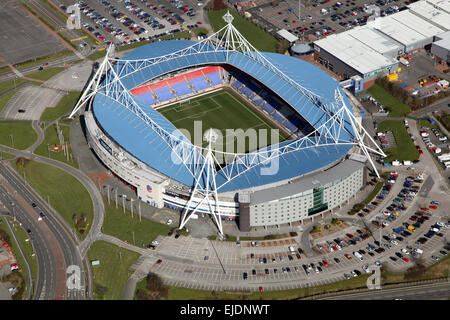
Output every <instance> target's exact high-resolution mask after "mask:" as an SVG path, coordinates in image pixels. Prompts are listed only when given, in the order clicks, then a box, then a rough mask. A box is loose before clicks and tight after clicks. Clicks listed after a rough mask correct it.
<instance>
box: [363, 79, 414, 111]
mask: <svg viewBox="0 0 450 320" xmlns="http://www.w3.org/2000/svg"><path fill="white" fill-rule="evenodd" d="M367 91H368V92H369V93H370V94H371V95H372V97H374V98H375V100H377V101H378V102H379V103H381V104H382V105H383V106H384V107H385V108H386V109H387V110H388V111H389V113H388V116H390V117H404V116H405V115H406V114H407V113H408V112H410V111H411V108H410V107H409V106H407V105H406V104H404V103H403V102H401V101H400V100H398V99H396V98H394V97H393V96H392V95H391V94H390V93H389V92H387V91H386V90H385V89H384V88H383V87H381V86H379V85H378V84H374V85H373V86H371V87H370V88H369V89H368V90H367Z"/></svg>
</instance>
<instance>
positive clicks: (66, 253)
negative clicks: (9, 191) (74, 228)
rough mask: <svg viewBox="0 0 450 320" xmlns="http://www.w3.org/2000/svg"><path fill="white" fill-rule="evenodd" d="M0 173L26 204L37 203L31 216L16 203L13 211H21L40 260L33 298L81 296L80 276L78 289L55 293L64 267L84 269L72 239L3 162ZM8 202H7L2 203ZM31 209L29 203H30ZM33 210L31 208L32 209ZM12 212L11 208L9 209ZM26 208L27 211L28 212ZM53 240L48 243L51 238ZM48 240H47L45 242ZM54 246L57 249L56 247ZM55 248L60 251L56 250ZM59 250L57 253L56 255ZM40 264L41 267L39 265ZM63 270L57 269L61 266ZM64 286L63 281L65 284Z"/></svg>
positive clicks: (64, 270) (77, 298)
mask: <svg viewBox="0 0 450 320" xmlns="http://www.w3.org/2000/svg"><path fill="white" fill-rule="evenodd" d="M0 174H1V175H2V176H3V177H4V178H5V179H6V180H7V181H8V183H9V184H10V185H11V186H12V187H13V188H14V189H15V190H17V193H18V194H20V195H21V196H22V197H23V199H25V201H27V202H28V204H31V203H33V202H34V203H36V204H38V206H37V207H36V208H35V210H34V211H35V212H34V214H33V216H30V212H29V210H24V209H23V208H22V207H21V206H19V205H17V207H16V209H15V210H14V214H15V215H16V218H17V217H18V215H19V214H20V217H21V219H24V223H23V224H24V226H25V228H30V229H31V230H32V241H33V244H34V247H35V250H36V255H37V256H38V260H39V262H40V266H39V270H38V272H39V274H38V283H37V285H36V297H37V298H42V299H46V300H47V299H54V298H56V299H62V298H65V299H69V300H80V299H84V290H83V287H84V277H81V279H80V280H81V283H80V284H81V286H80V289H79V290H75V289H73V290H67V292H65V293H64V296H63V297H61V296H56V287H57V285H58V284H57V282H56V279H57V277H58V275H62V272H63V273H64V277H63V278H62V279H61V277H59V278H58V281H64V282H65V278H66V277H65V273H66V268H67V267H68V266H71V265H76V266H79V267H80V269H81V270H82V269H83V263H82V258H81V255H80V252H79V251H78V248H77V246H76V245H75V243H74V242H73V240H72V238H71V237H70V235H69V234H68V232H67V231H66V230H65V228H64V227H63V226H62V225H61V224H60V223H59V222H58V221H57V219H56V218H55V217H54V216H53V215H52V214H51V213H50V212H48V210H46V209H45V207H44V206H42V204H39V202H38V200H37V199H36V198H35V197H34V196H33V195H32V194H31V192H30V191H28V189H27V188H25V186H24V185H23V184H22V183H21V182H20V181H19V180H18V179H17V178H16V177H15V176H14V175H13V174H11V173H10V172H9V170H8V169H6V168H5V166H4V165H3V164H1V165H0ZM5 204H6V205H9V201H7V202H5ZM30 208H31V206H30ZM31 210H33V209H31ZM10 211H11V208H10ZM27 211H28V212H27ZM37 211H39V212H41V211H42V212H44V214H45V217H44V219H43V220H42V221H37V218H38V214H39V212H37ZM48 231H49V232H48ZM52 240H53V241H54V243H50V241H52ZM46 241H47V242H46ZM55 246H57V247H59V248H55ZM58 249H59V250H60V252H58ZM58 253H60V256H59V255H58ZM60 258H62V259H63V261H60ZM41 264H42V267H41ZM61 268H63V270H62V271H61V270H59V273H58V270H57V269H61ZM64 285H65V283H64Z"/></svg>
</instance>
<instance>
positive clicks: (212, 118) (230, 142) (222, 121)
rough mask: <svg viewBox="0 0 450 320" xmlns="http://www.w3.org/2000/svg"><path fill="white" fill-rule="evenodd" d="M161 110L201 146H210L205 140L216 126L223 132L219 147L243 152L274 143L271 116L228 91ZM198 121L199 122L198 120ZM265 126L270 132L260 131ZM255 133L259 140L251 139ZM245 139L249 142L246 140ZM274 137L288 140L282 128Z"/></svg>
mask: <svg viewBox="0 0 450 320" xmlns="http://www.w3.org/2000/svg"><path fill="white" fill-rule="evenodd" d="M158 111H159V112H160V113H161V114H162V115H163V116H164V117H165V118H167V119H168V120H169V121H170V122H172V124H173V125H174V126H175V127H177V128H178V129H180V130H181V129H184V130H185V132H183V131H182V133H183V134H184V135H185V136H186V137H187V138H190V141H191V142H192V143H194V144H195V145H198V146H200V145H201V146H203V147H206V146H207V142H206V141H203V139H202V137H203V134H204V133H205V131H206V130H208V129H209V128H214V129H217V130H218V131H220V132H221V134H222V137H223V139H218V140H217V142H216V143H215V144H213V147H214V148H215V149H216V150H224V151H230V152H239V153H243V152H248V151H253V150H255V149H259V148H262V147H265V146H267V145H268V144H273V143H270V141H272V135H271V131H270V129H277V128H276V127H275V126H274V125H273V124H272V123H270V122H269V121H268V120H267V119H265V118H264V117H263V116H261V115H259V114H258V113H257V112H256V111H254V110H253V109H252V108H251V107H249V106H247V105H246V104H245V103H244V102H243V101H241V100H240V99H239V98H237V97H235V96H234V95H233V94H232V93H230V92H229V91H227V90H221V91H217V92H214V93H211V94H208V95H205V96H201V97H198V98H194V99H191V100H189V101H186V102H184V103H180V104H174V105H171V106H168V107H164V108H161V109H158ZM195 121H198V122H197V123H194V122H195ZM199 124H200V125H201V127H200V126H199ZM227 129H229V130H237V129H242V130H243V131H240V132H239V131H235V132H234V133H233V132H231V131H228V132H227ZM248 129H254V130H248ZM261 129H266V130H267V131H266V132H267V134H266V133H265V132H264V131H259V130H261ZM200 133H201V136H200ZM252 134H254V137H257V138H258V141H256V139H250V138H251V136H252ZM244 138H245V143H244V142H243V141H244V140H243V139H244ZM273 138H274V139H279V141H280V142H281V141H284V140H286V139H287V136H286V135H284V134H283V133H282V132H281V131H278V132H277V133H276V136H273ZM250 140H251V141H250ZM249 141H250V142H249ZM276 142H278V141H276Z"/></svg>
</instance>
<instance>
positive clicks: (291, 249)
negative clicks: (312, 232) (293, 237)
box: [288, 246, 295, 254]
mask: <svg viewBox="0 0 450 320" xmlns="http://www.w3.org/2000/svg"><path fill="white" fill-rule="evenodd" d="M288 248H289V251H290V252H291V253H292V254H295V250H294V247H293V246H289V247H288Z"/></svg>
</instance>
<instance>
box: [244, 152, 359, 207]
mask: <svg viewBox="0 0 450 320" xmlns="http://www.w3.org/2000/svg"><path fill="white" fill-rule="evenodd" d="M362 167H364V164H363V163H361V162H359V161H354V160H350V159H347V160H345V161H343V162H340V163H339V164H337V165H335V166H333V167H331V168H329V169H327V170H324V171H322V172H320V173H314V174H310V175H307V176H303V177H300V178H298V179H294V180H292V182H291V183H288V184H285V185H283V186H278V187H275V188H269V189H264V190H260V191H256V192H253V193H252V194H251V195H250V204H251V205H255V204H259V203H264V202H268V201H273V200H278V199H280V198H284V197H290V196H294V195H297V194H299V193H302V192H305V191H308V190H311V189H313V188H318V187H327V186H328V185H331V184H332V183H334V182H338V181H339V180H341V179H342V178H346V177H347V176H349V175H350V174H352V173H353V172H355V171H356V170H358V169H360V168H362Z"/></svg>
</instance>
